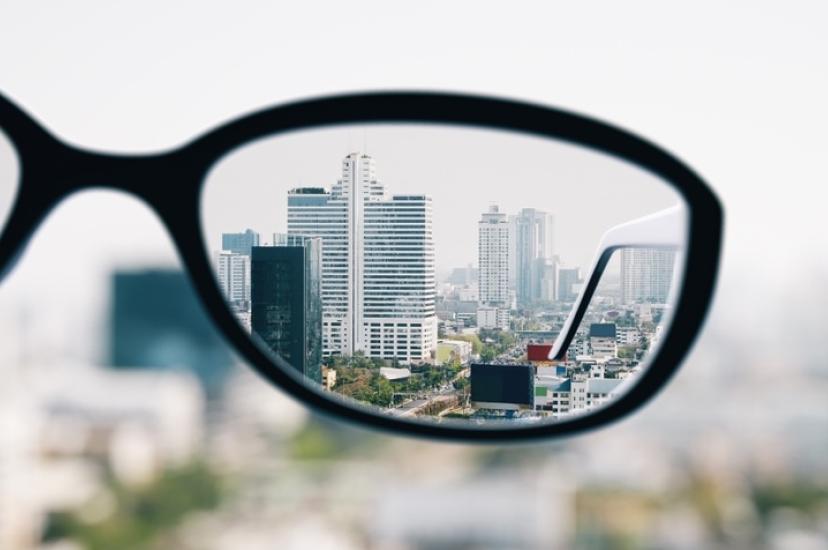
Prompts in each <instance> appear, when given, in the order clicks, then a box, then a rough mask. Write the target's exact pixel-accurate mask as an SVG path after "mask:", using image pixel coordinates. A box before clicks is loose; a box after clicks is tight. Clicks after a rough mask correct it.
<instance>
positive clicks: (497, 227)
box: [477, 206, 511, 329]
mask: <svg viewBox="0 0 828 550" xmlns="http://www.w3.org/2000/svg"><path fill="white" fill-rule="evenodd" d="M477 231H478V263H479V296H480V307H479V308H478V313H477V319H478V321H477V324H478V326H480V327H481V328H502V329H508V328H509V305H510V296H509V249H510V248H511V247H510V239H509V232H510V229H509V220H508V219H507V217H506V214H503V213H501V212H500V211H499V209H498V207H497V206H490V207H489V211H488V212H484V213H483V215H482V216H481V218H480V221H479V222H478V223H477Z"/></svg>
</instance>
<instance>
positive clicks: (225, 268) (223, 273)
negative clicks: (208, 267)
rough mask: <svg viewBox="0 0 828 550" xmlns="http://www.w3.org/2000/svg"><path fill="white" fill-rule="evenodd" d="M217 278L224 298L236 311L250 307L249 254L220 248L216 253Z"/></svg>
mask: <svg viewBox="0 0 828 550" xmlns="http://www.w3.org/2000/svg"><path fill="white" fill-rule="evenodd" d="M217 263H218V280H219V286H220V287H221V290H222V292H223V293H224V298H225V300H227V302H228V303H230V304H231V305H232V306H233V309H235V310H236V311H247V310H248V309H249V307H250V256H248V255H247V254H239V253H237V252H230V251H228V250H222V251H220V252H219V253H218V258H217Z"/></svg>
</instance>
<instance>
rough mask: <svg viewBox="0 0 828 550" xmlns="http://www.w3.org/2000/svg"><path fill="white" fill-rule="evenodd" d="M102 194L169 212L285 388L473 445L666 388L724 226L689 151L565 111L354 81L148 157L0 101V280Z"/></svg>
mask: <svg viewBox="0 0 828 550" xmlns="http://www.w3.org/2000/svg"><path fill="white" fill-rule="evenodd" d="M88 188H110V189H117V190H121V191H125V192H128V193H131V194H133V195H135V196H137V197H139V198H141V199H143V200H144V201H145V202H146V203H147V204H149V205H150V206H151V207H152V208H153V209H154V210H155V211H156V212H157V214H158V215H159V217H160V218H161V220H162V221H163V223H164V225H165V226H166V227H167V229H168V230H169V232H170V235H171V236H172V238H173V240H174V242H175V246H176V248H177V250H178V252H179V254H180V256H181V259H182V261H183V263H184V265H185V266H186V268H187V270H188V272H189V275H190V277H191V280H192V283H193V285H194V287H195V289H196V290H197V293H198V295H199V296H200V298H201V300H202V301H203V303H204V305H205V308H206V311H207V312H208V314H209V315H210V317H211V318H212V320H213V322H214V323H215V324H216V326H218V327H219V329H220V330H221V331H222V333H223V334H224V336H225V337H226V338H227V340H229V341H230V342H231V343H232V344H233V346H234V347H235V348H236V350H237V351H238V352H239V353H240V354H241V356H242V357H243V358H244V359H245V360H246V361H247V362H248V363H249V364H250V365H252V366H253V367H254V368H256V369H257V370H258V371H259V372H260V373H261V374H262V375H264V376H265V377H266V378H267V379H268V380H270V381H271V382H272V383H274V384H275V385H277V386H279V387H280V388H282V389H283V390H285V391H287V392H288V393H290V394H291V395H293V396H294V397H296V398H298V399H300V400H301V401H302V402H304V403H306V404H308V405H310V406H312V407H314V408H316V409H318V410H321V411H324V412H327V413H330V414H333V415H335V416H339V417H343V418H347V419H349V420H354V421H357V422H360V423H362V424H365V425H368V426H372V427H378V428H384V429H387V430H391V431H395V432H399V433H406V434H414V435H421V436H428V437H436V438H448V439H460V440H490V441H492V440H510V439H522V438H533V437H548V436H560V435H566V434H572V433H576V432H580V431H584V430H588V429H592V428H596V427H599V426H602V425H604V424H607V423H610V422H612V421H614V420H617V419H619V418H621V417H622V416H624V415H626V414H628V413H630V412H631V411H633V410H635V409H636V408H638V407H639V406H641V405H642V404H643V403H644V402H646V401H647V400H648V399H650V398H651V397H653V396H654V395H655V394H656V392H658V391H659V390H660V389H661V388H662V387H663V386H664V385H665V384H666V382H667V380H668V379H669V378H670V376H671V375H672V374H673V373H674V372H675V370H676V369H677V368H678V366H679V364H680V363H681V361H682V359H683V358H684V356H685V354H686V353H687V351H688V349H689V348H690V346H691V344H692V342H693V340H694V338H695V336H696V334H697V333H698V331H699V329H700V327H701V324H702V322H703V319H704V316H705V313H706V311H707V308H708V306H709V303H710V299H711V296H712V292H713V288H714V283H715V279H716V273H717V269H718V258H719V250H720V241H721V231H722V210H721V207H720V205H719V203H718V201H717V199H716V198H715V196H714V194H713V193H712V192H711V190H710V189H709V188H708V187H707V185H706V184H705V183H704V182H703V181H702V180H701V179H700V178H699V177H698V176H697V175H696V174H695V173H694V172H693V171H692V170H691V169H689V168H688V167H687V166H685V165H684V164H683V163H682V162H680V161H679V160H677V159H676V158H675V157H673V156H672V155H670V154H669V153H667V152H665V151H664V150H662V149H660V148H658V147H657V146H655V145H653V144H651V143H648V142H646V141H644V140H643V139H641V138H639V137H636V136H634V135H633V134H631V133H629V132H627V131H624V130H621V129H619V128H616V127H613V126H610V125H608V124H605V123H602V122H598V121H596V120H593V119H590V118H587V117H584V116H582V115H576V114H572V113H568V112H564V111H561V110H557V109H552V108H548V107H542V106H537V105H530V104H526V103H518V102H513V101H505V100H501V99H492V98H486V97H478V96H466V95H453V94H441V93H375V94H358V95H346V96H338V97H330V98H322V99H313V100H308V101H302V102H298V103H292V104H288V105H284V106H278V107H274V108H271V109H266V110H263V111H260V112H257V113H254V114H252V115H249V116H246V117H243V118H240V119H237V120H234V121H231V122H229V123H227V124H225V125H223V126H220V127H218V128H216V129H214V130H211V131H209V132H207V133H206V134H204V135H202V136H201V137H198V138H197V139H195V140H193V141H191V142H190V143H188V144H187V145H185V146H183V147H180V148H178V149H175V150H173V151H169V152H165V153H161V154H153V155H145V156H131V155H112V154H104V153H98V152H92V151H86V150H79V149H77V148H75V147H72V146H69V145H67V144H65V143H63V142H61V141H60V140H59V139H57V138H56V137H54V136H52V135H51V134H50V133H49V132H47V131H46V130H45V129H44V128H42V127H41V126H40V125H39V124H38V123H36V122H35V121H34V120H33V119H32V118H31V117H29V116H28V115H27V114H25V113H24V112H23V111H21V110H20V109H19V108H17V107H16V106H15V105H13V104H12V103H11V102H10V101H8V100H6V99H4V98H2V97H0V231H2V233H1V234H0V274H3V273H5V272H7V271H8V270H10V269H11V268H12V265H13V263H14V260H15V258H16V257H17V256H18V255H19V254H20V253H21V251H22V250H23V247H24V246H25V244H26V242H27V241H28V240H29V238H30V237H31V235H32V233H33V232H34V230H35V229H36V228H37V226H38V224H39V223H40V221H41V220H42V219H43V218H44V217H45V216H46V215H47V214H48V213H49V211H50V210H51V209H52V208H53V207H54V206H55V205H56V204H58V203H59V202H60V201H61V200H62V199H64V198H66V197H67V196H69V195H71V194H72V193H74V192H76V191H80V190H82V189H88Z"/></svg>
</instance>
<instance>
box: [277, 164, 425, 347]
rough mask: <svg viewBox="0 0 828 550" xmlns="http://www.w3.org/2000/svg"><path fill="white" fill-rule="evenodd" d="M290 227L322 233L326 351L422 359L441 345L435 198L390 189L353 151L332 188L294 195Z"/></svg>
mask: <svg viewBox="0 0 828 550" xmlns="http://www.w3.org/2000/svg"><path fill="white" fill-rule="evenodd" d="M288 233H289V234H300V235H308V236H314V237H319V238H321V239H322V305H323V319H322V326H323V350H324V353H325V355H331V354H344V355H352V354H354V353H356V352H363V353H365V354H366V355H367V356H369V357H377V358H384V359H397V360H399V361H402V362H417V361H423V360H426V359H429V358H430V355H431V352H432V350H434V349H435V348H436V345H437V316H436V311H435V299H436V282H435V271H434V244H433V238H432V226H431V199H430V198H429V197H427V196H425V195H394V196H390V197H389V196H388V195H387V194H386V192H385V187H384V186H383V185H382V184H381V183H380V182H379V181H378V180H377V179H376V171H375V164H374V159H373V158H372V157H370V156H368V155H365V154H360V153H352V154H350V155H348V156H347V157H345V159H344V160H343V161H342V178H341V179H340V180H339V181H338V182H337V183H336V185H334V186H333V187H332V188H331V190H330V191H327V190H325V189H323V188H318V187H316V188H300V189H294V190H292V191H291V192H290V193H289V195H288Z"/></svg>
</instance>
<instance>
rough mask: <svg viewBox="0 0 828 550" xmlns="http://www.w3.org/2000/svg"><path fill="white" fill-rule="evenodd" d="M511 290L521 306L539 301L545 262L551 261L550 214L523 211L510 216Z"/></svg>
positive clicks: (551, 230)
mask: <svg viewBox="0 0 828 550" xmlns="http://www.w3.org/2000/svg"><path fill="white" fill-rule="evenodd" d="M513 223H514V229H513V232H514V242H513V243H512V250H513V254H514V269H515V277H514V278H515V291H516V294H517V301H518V303H519V304H521V305H528V304H532V303H533V302H537V301H539V300H542V299H543V294H544V291H543V280H544V276H545V274H546V273H545V271H546V264H547V262H546V261H547V260H551V259H552V245H553V229H552V225H553V224H552V215H551V214H547V213H546V212H542V211H540V210H536V209H534V208H524V209H523V210H521V211H520V213H519V214H518V215H517V216H514V217H513Z"/></svg>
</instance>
